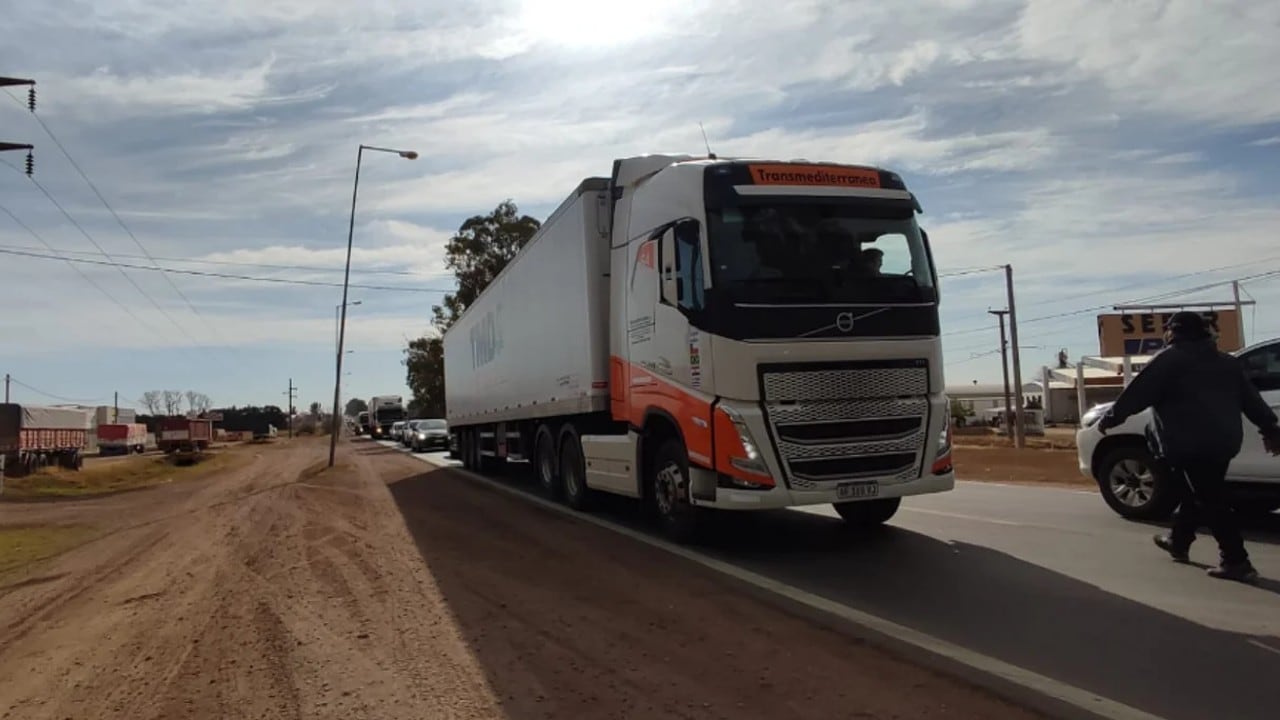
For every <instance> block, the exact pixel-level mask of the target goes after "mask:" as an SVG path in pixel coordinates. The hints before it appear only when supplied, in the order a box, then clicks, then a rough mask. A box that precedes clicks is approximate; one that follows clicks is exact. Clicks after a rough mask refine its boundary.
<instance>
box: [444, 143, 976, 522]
mask: <svg viewBox="0 0 1280 720" xmlns="http://www.w3.org/2000/svg"><path fill="white" fill-rule="evenodd" d="M918 212H920V206H919V204H918V202H917V201H916V198H915V196H914V195H912V193H911V192H909V191H908V190H907V188H906V185H905V184H904V183H903V181H902V178H901V177H899V176H898V175H897V174H895V173H893V172H890V171H887V170H883V169H880V168H874V167H865V166H853V165H837V164H821V163H808V162H804V161H795V162H789V163H780V162H772V161H759V160H750V161H745V160H725V159H716V158H695V157H691V156H655V155H649V156H642V157H635V158H629V159H623V160H617V161H615V162H614V165H613V173H612V175H611V176H610V177H609V178H588V179H586V180H584V181H583V182H582V183H581V184H580V185H579V186H578V188H577V189H576V190H575V191H574V192H573V193H572V194H571V195H570V196H569V198H568V199H567V200H565V201H564V203H562V204H561V205H560V207H559V208H558V209H557V210H556V211H555V212H554V213H552V215H551V217H550V218H548V219H547V221H546V223H544V224H543V225H542V226H541V228H540V229H539V230H538V232H537V233H536V234H535V235H534V237H533V238H532V239H531V240H530V241H529V242H528V244H527V245H526V246H525V247H524V248H522V249H521V251H520V252H519V253H518V254H517V255H516V257H515V258H514V259H513V260H512V261H511V262H510V263H509V264H508V265H507V267H506V268H505V269H504V270H503V271H502V272H501V273H499V274H498V276H497V277H496V278H495V279H494V280H493V282H492V283H491V284H490V285H489V286H488V287H487V288H486V289H485V291H484V292H483V293H481V295H480V296H479V297H478V298H476V300H475V301H474V302H473V303H472V304H471V305H470V307H468V308H467V310H466V312H465V313H463V315H462V316H461V317H460V318H459V319H458V321H457V322H456V323H455V324H454V325H453V326H452V327H451V328H450V329H449V330H448V332H446V333H445V335H444V356H445V366H446V368H447V372H446V373H445V399H446V407H447V409H448V421H449V426H450V428H451V430H452V432H453V433H454V434H455V436H456V440H457V443H458V448H459V454H460V455H461V456H462V460H463V463H464V465H465V466H467V467H468V468H473V469H482V470H483V469H486V468H489V467H492V466H496V465H501V464H503V463H504V462H506V461H507V460H528V461H531V462H532V464H533V468H534V473H535V475H536V476H537V479H538V482H539V483H540V484H541V486H542V488H543V490H544V491H545V492H546V493H548V494H550V495H552V496H558V497H562V498H563V499H564V500H565V501H566V502H567V503H568V504H569V505H570V506H572V507H575V508H579V509H585V508H587V507H588V505H589V501H590V499H591V497H592V493H593V492H595V491H602V492H609V493H616V494H619V495H625V496H630V497H635V498H641V499H643V500H644V501H645V502H647V503H648V504H649V505H650V506H651V507H652V509H653V510H654V512H655V514H656V515H657V517H658V518H659V519H660V521H661V524H662V526H663V527H664V529H665V530H666V531H667V532H669V533H670V534H671V535H672V536H673V537H676V538H679V539H684V538H688V537H689V536H690V535H691V534H692V533H693V531H694V529H695V528H696V526H697V525H698V518H699V517H700V516H701V515H702V511H703V510H705V509H724V510H765V509H773V508H782V507H790V506H799V505H814V504H821V503H832V504H834V505H835V508H836V510H837V511H838V513H839V514H840V515H841V516H842V517H843V518H844V519H845V520H846V521H848V522H850V523H851V524H854V525H875V524H879V523H882V522H884V521H886V520H888V519H889V518H890V517H891V516H892V515H893V514H894V513H895V512H896V511H897V509H898V506H899V503H900V500H901V498H902V497H905V496H909V495H918V494H922V493H934V492H943V491H947V490H950V489H952V488H953V486H954V483H955V476H954V473H953V470H952V464H951V435H950V418H949V412H948V406H947V399H946V396H945V394H944V392H943V388H944V383H943V374H942V368H943V360H942V344H941V336H940V331H939V318H938V292H937V287H938V284H937V273H936V271H935V269H934V266H933V261H932V256H931V252H930V249H929V242H928V236H927V234H926V233H925V232H924V231H923V230H921V229H920V227H919V226H918V225H917V223H916V219H915V216H916V213H918Z"/></svg>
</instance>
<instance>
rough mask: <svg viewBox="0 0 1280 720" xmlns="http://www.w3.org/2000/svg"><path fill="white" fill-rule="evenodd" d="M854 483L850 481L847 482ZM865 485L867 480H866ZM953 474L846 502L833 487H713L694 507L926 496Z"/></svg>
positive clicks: (894, 485) (890, 485)
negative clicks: (713, 492) (712, 492)
mask: <svg viewBox="0 0 1280 720" xmlns="http://www.w3.org/2000/svg"><path fill="white" fill-rule="evenodd" d="M851 482H854V481H851ZM866 482H869V481H866ZM955 485H956V475H955V472H947V473H942V474H940V475H926V476H924V477H920V478H917V479H915V480H908V481H906V482H898V481H894V482H884V483H881V484H880V486H879V492H878V493H877V494H876V495H875V496H874V497H868V498H862V499H857V500H850V499H845V498H841V497H840V496H839V491H838V490H837V489H836V487H835V485H832V486H831V487H829V488H822V489H819V490H793V489H790V488H787V487H783V486H781V485H779V486H777V487H774V488H772V489H769V490H739V489H735V488H725V487H718V488H716V497H715V499H714V500H711V499H709V498H708V499H698V500H695V501H694V504H695V505H697V506H699V507H708V508H715V509H718V510H777V509H781V508H788V507H800V506H804V505H829V504H835V503H843V502H865V501H867V500H887V499H891V498H902V497H909V496H911V495H926V494H929V493H940V492H947V491H948V490H951V489H953V488H955Z"/></svg>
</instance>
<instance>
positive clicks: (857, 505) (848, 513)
mask: <svg viewBox="0 0 1280 720" xmlns="http://www.w3.org/2000/svg"><path fill="white" fill-rule="evenodd" d="M900 505H902V498H885V499H883V500H862V501H860V502H845V503H836V505H835V508H836V514H838V515H839V516H840V517H841V518H842V519H843V520H844V521H845V522H846V523H848V524H849V525H850V526H851V527H855V528H872V527H876V526H878V525H883V524H885V523H886V522H889V518H891V517H893V516H894V514H896V513H897V512H898V507H899V506H900Z"/></svg>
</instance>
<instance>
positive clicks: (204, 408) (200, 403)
mask: <svg viewBox="0 0 1280 720" xmlns="http://www.w3.org/2000/svg"><path fill="white" fill-rule="evenodd" d="M212 405H213V401H212V400H210V399H209V396H208V395H205V394H204V393H202V392H196V391H195V390H188V391H187V407H188V408H189V409H191V410H192V411H194V412H196V413H197V414H198V413H204V412H208V411H209V408H210V407H211V406H212Z"/></svg>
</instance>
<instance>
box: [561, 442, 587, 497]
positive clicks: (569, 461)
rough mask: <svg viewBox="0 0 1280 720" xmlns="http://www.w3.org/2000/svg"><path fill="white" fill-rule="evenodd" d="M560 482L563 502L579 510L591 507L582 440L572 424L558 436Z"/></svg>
mask: <svg viewBox="0 0 1280 720" xmlns="http://www.w3.org/2000/svg"><path fill="white" fill-rule="evenodd" d="M560 482H561V484H562V485H563V486H564V502H565V504H566V505H568V506H569V507H571V508H573V509H574V510H577V511H579V512H586V511H587V510H590V509H591V500H592V497H591V496H592V492H591V488H589V487H587V462H586V458H585V457H583V454H582V441H581V440H579V439H578V432H577V431H576V430H574V429H573V427H572V426H570V427H568V428H566V429H565V432H564V436H563V437H561V438H560Z"/></svg>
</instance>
